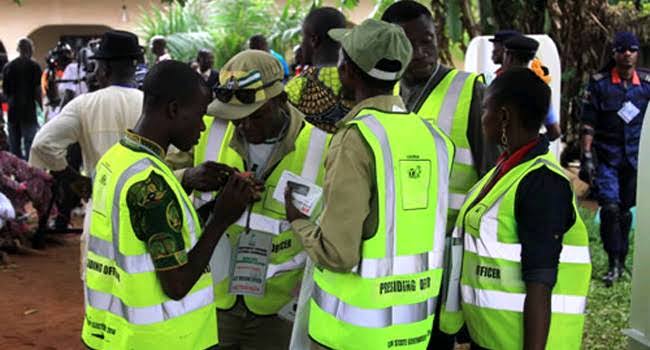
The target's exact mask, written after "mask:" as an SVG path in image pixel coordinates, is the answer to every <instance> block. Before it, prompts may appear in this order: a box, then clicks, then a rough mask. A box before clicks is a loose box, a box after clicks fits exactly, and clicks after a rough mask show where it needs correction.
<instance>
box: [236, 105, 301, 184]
mask: <svg viewBox="0 0 650 350" xmlns="http://www.w3.org/2000/svg"><path fill="white" fill-rule="evenodd" d="M287 108H288V110H289V113H288V116H289V125H288V127H287V129H286V131H285V134H284V137H282V138H281V139H279V140H278V142H277V143H276V144H275V145H274V147H273V151H272V152H270V155H269V156H268V160H267V161H266V166H264V169H258V173H259V176H258V178H261V179H265V178H267V177H268V176H269V175H271V172H273V170H274V169H275V166H276V165H278V163H280V161H281V160H282V158H284V156H286V155H287V154H289V153H290V152H293V151H294V150H295V149H296V139H297V138H298V134H300V131H301V130H302V128H303V126H304V115H303V114H302V113H300V111H299V110H297V109H296V108H294V107H293V106H291V105H289V104H288V103H287ZM234 135H235V136H234V137H233V138H232V139H231V140H230V144H229V146H230V148H232V149H233V150H235V152H237V154H239V156H240V157H241V158H242V159H244V160H246V159H248V147H249V146H248V143H247V142H246V139H245V138H244V136H243V135H241V134H239V133H237V132H236V133H235V134H234ZM245 162H246V163H247V161H245ZM245 165H246V166H247V167H250V166H251V165H250V164H245ZM239 170H248V169H239Z"/></svg>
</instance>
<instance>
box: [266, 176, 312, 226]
mask: <svg viewBox="0 0 650 350" xmlns="http://www.w3.org/2000/svg"><path fill="white" fill-rule="evenodd" d="M288 182H291V183H292V186H294V188H297V189H294V191H293V204H294V205H295V206H296V208H298V210H300V212H301V213H303V214H305V215H307V216H311V215H312V214H313V212H314V209H315V208H316V206H317V205H318V201H319V200H320V198H321V196H322V195H323V189H322V188H321V187H320V186H318V185H316V184H314V183H312V182H310V181H309V180H307V179H305V178H303V177H301V176H298V175H296V174H294V173H292V172H290V171H287V170H285V171H284V172H282V176H280V181H278V186H277V187H276V188H275V191H274V192H273V199H275V200H276V201H278V202H280V203H282V204H284V191H285V189H286V188H287V183H288Z"/></svg>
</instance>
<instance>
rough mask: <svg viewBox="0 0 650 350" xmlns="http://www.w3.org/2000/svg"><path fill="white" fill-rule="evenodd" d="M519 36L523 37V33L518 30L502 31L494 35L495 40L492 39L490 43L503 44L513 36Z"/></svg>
mask: <svg viewBox="0 0 650 350" xmlns="http://www.w3.org/2000/svg"><path fill="white" fill-rule="evenodd" d="M518 35H521V33H519V32H518V31H516V30H500V31H498V32H496V33H495V34H494V38H492V39H490V41H491V42H493V43H502V42H505V41H506V40H508V39H510V38H512V37H513V36H518Z"/></svg>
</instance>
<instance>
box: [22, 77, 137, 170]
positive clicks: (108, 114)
mask: <svg viewBox="0 0 650 350" xmlns="http://www.w3.org/2000/svg"><path fill="white" fill-rule="evenodd" d="M142 100H143V94H142V91H140V90H137V89H132V88H126V87H120V86H109V87H107V88H104V89H101V90H98V91H95V92H91V93H88V94H84V95H81V96H79V97H77V98H75V99H74V100H72V101H70V103H68V104H67V105H66V106H65V107H63V110H62V111H61V113H60V114H59V115H58V116H57V117H56V118H54V119H53V120H51V121H49V122H48V123H46V124H45V125H44V126H43V127H42V128H41V129H40V130H39V131H38V133H37V134H36V137H35V138H34V143H33V144H32V150H31V152H30V155H29V163H30V164H31V165H32V166H35V167H38V168H44V169H50V170H55V171H60V170H63V169H65V168H66V167H67V165H68V162H67V161H66V159H65V157H66V154H67V149H68V146H69V145H71V144H73V143H75V142H79V144H80V145H81V155H82V158H83V165H84V169H85V170H86V173H87V174H88V175H91V174H93V173H94V171H95V166H96V165H97V162H98V161H99V158H101V157H102V155H104V153H106V151H108V149H109V148H111V147H112V146H113V145H114V144H115V143H117V142H118V141H119V140H120V138H122V136H124V133H125V131H126V129H130V128H133V127H134V126H135V124H136V122H137V121H138V119H139V118H140V114H141V113H142Z"/></svg>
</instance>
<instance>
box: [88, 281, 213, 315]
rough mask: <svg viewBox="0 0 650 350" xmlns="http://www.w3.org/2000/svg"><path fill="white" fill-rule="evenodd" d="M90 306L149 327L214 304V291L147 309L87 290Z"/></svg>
mask: <svg viewBox="0 0 650 350" xmlns="http://www.w3.org/2000/svg"><path fill="white" fill-rule="evenodd" d="M86 298H87V300H88V304H89V305H90V306H92V307H94V308H95V309H98V310H104V311H108V312H110V313H112V314H113V315H116V316H119V317H122V318H124V319H125V320H127V321H128V322H129V323H131V324H135V325H149V324H153V323H158V322H163V321H167V320H170V319H172V318H175V317H179V316H183V315H185V314H187V313H189V312H192V311H194V310H198V309H200V308H202V307H205V306H208V305H210V304H212V300H213V298H214V291H213V289H212V286H210V287H208V288H203V289H201V290H199V291H197V292H195V293H192V294H188V295H187V296H186V297H185V298H183V300H179V301H176V300H170V301H166V302H164V303H162V304H160V305H153V306H147V307H133V306H128V305H126V304H124V303H123V302H122V300H121V299H120V298H118V297H116V296H114V295H111V294H108V293H104V292H100V291H98V290H93V289H90V288H86Z"/></svg>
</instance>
